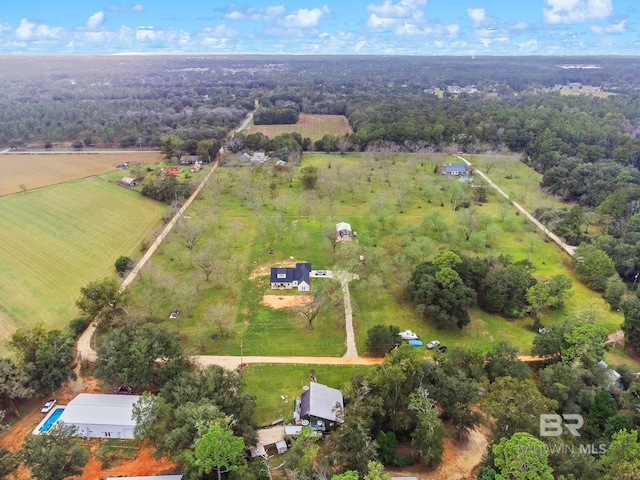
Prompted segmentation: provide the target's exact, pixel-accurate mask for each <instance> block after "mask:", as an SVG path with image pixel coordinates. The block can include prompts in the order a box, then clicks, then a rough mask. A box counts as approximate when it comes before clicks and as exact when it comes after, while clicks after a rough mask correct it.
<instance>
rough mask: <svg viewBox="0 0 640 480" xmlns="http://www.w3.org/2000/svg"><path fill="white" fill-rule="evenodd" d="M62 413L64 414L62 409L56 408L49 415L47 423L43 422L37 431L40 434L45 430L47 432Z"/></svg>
mask: <svg viewBox="0 0 640 480" xmlns="http://www.w3.org/2000/svg"><path fill="white" fill-rule="evenodd" d="M62 412H64V408H60V407H58V408H56V409H55V410H54V411H53V412H51V415H49V418H47V421H46V422H44V425H42V426H41V427H40V429H39V431H40V432H46V431H47V430H49V429H50V428H51V426H52V425H53V424H54V423H56V420H58V418H60V415H62Z"/></svg>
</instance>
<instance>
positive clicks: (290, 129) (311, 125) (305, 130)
mask: <svg viewBox="0 0 640 480" xmlns="http://www.w3.org/2000/svg"><path fill="white" fill-rule="evenodd" d="M258 132H260V133H262V134H264V135H266V136H267V137H269V138H273V137H276V136H277V135H280V134H283V133H294V132H298V133H299V134H300V135H301V136H302V138H307V137H309V138H310V139H311V140H313V141H314V142H315V141H316V140H320V139H321V138H322V137H323V136H324V135H325V134H329V135H340V136H342V135H344V134H346V133H352V132H353V130H352V129H351V126H350V125H349V121H348V120H347V118H346V117H344V116H343V115H308V114H304V113H301V114H300V120H299V121H298V123H296V124H295V125H251V126H250V127H249V129H248V131H247V133H258Z"/></svg>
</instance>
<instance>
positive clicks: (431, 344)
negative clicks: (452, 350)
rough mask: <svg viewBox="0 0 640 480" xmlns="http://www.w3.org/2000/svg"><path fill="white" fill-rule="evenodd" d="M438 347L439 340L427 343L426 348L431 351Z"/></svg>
mask: <svg viewBox="0 0 640 480" xmlns="http://www.w3.org/2000/svg"><path fill="white" fill-rule="evenodd" d="M438 345H440V341H439V340H431V341H430V342H429V343H427V348H428V349H429V350H431V349H433V348H436V347H437V346H438Z"/></svg>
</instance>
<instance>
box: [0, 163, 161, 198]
mask: <svg viewBox="0 0 640 480" xmlns="http://www.w3.org/2000/svg"><path fill="white" fill-rule="evenodd" d="M160 159H161V155H160V154H159V153H138V152H132V153H127V154H118V153H109V154H102V153H100V154H88V153H68V154H64V153H59V154H42V155H38V154H29V155H17V154H2V155H0V196H3V195H9V194H12V193H19V192H22V191H28V190H34V189H36V188H42V187H46V186H49V185H55V184H59V183H64V182H68V181H69V180H76V179H78V178H85V177H88V176H91V175H98V174H101V173H106V172H110V171H113V170H114V169H115V167H116V165H117V164H119V163H122V162H132V163H145V164H146V163H157V162H159V161H160ZM124 175H126V171H123V176H124Z"/></svg>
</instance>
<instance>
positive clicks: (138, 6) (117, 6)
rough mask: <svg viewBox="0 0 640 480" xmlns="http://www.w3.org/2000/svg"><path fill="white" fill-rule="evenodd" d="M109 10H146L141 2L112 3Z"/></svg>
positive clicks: (119, 11) (120, 11)
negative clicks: (127, 3) (131, 3)
mask: <svg viewBox="0 0 640 480" xmlns="http://www.w3.org/2000/svg"><path fill="white" fill-rule="evenodd" d="M109 10H110V11H112V12H118V13H123V12H142V11H144V6H142V5H141V4H139V3H137V4H135V5H121V4H119V3H116V4H114V5H110V6H109Z"/></svg>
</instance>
